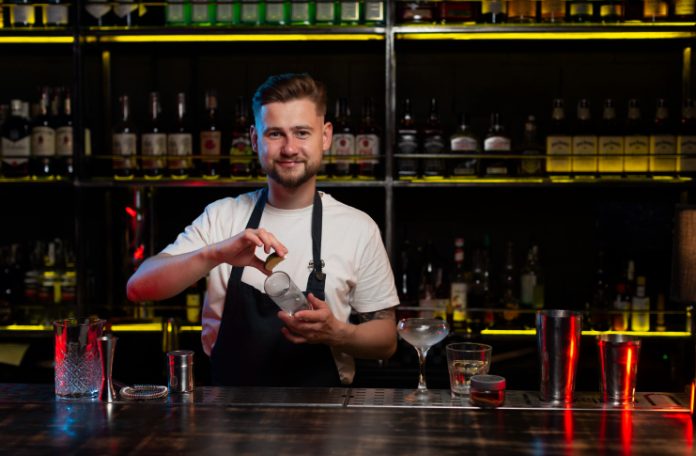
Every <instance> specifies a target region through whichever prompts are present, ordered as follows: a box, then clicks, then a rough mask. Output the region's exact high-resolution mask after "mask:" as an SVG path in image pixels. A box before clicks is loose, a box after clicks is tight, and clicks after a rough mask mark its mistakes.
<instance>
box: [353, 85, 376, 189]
mask: <svg viewBox="0 0 696 456" xmlns="http://www.w3.org/2000/svg"><path fill="white" fill-rule="evenodd" d="M380 136H381V135H380V129H379V127H377V121H376V119H375V103H374V100H373V99H372V98H369V97H368V98H366V99H365V103H364V104H363V113H362V120H361V122H360V127H359V128H358V131H357V134H356V135H355V155H356V156H357V162H358V176H359V177H365V178H375V177H376V176H377V175H378V174H380V173H379V171H378V170H379V164H380V152H381V141H380Z"/></svg>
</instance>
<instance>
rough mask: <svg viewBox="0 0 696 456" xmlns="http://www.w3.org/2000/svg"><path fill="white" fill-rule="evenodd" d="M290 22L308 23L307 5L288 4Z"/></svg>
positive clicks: (304, 3) (302, 3)
mask: <svg viewBox="0 0 696 456" xmlns="http://www.w3.org/2000/svg"><path fill="white" fill-rule="evenodd" d="M290 20H291V21H293V22H308V21H309V3H308V2H301V3H291V4H290Z"/></svg>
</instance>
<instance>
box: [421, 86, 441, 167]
mask: <svg viewBox="0 0 696 456" xmlns="http://www.w3.org/2000/svg"><path fill="white" fill-rule="evenodd" d="M423 152H425V153H426V154H430V155H435V156H437V155H442V154H443V153H444V152H445V139H444V134H443V131H442V125H441V124H440V114H439V113H438V107H437V99H436V98H431V99H430V115H429V116H428V120H427V121H426V123H425V127H424V129H423ZM444 175H445V163H444V160H443V159H442V158H436V157H429V158H426V159H424V160H423V176H424V177H431V178H441V177H444Z"/></svg>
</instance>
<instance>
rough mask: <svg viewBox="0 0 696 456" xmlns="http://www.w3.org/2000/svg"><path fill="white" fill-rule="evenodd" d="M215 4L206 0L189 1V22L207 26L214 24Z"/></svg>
mask: <svg viewBox="0 0 696 456" xmlns="http://www.w3.org/2000/svg"><path fill="white" fill-rule="evenodd" d="M216 11H217V4H216V3H215V2H214V1H208V0H193V1H192V3H191V23H192V24H193V25H198V26H203V27H209V26H211V25H215V20H216V19H215V16H216Z"/></svg>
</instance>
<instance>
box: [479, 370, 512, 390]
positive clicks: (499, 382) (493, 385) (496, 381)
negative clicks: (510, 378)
mask: <svg viewBox="0 0 696 456" xmlns="http://www.w3.org/2000/svg"><path fill="white" fill-rule="evenodd" d="M471 389H472V390H480V391H500V390H504V389H505V377H501V376H500V375H487V374H486V375H474V376H473V377H471Z"/></svg>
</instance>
